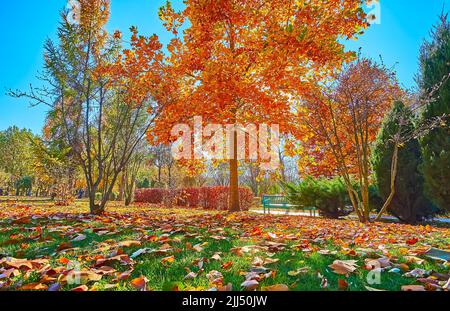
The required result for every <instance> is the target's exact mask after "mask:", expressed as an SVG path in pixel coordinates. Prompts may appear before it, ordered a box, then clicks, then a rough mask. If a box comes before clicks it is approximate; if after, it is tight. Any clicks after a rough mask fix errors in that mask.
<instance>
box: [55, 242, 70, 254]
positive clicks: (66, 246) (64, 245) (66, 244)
mask: <svg viewBox="0 0 450 311" xmlns="http://www.w3.org/2000/svg"><path fill="white" fill-rule="evenodd" d="M69 248H72V243H70V242H62V243H61V244H59V246H58V248H57V249H56V251H58V252H60V251H63V250H66V249H69Z"/></svg>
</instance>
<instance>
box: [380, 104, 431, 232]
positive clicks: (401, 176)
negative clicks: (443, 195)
mask: <svg viewBox="0 0 450 311" xmlns="http://www.w3.org/2000/svg"><path fill="white" fill-rule="evenodd" d="M400 120H403V121H402V122H400ZM400 124H402V125H400ZM399 126H401V129H400V133H402V132H412V131H413V130H414V115H413V113H412V111H411V109H409V108H408V107H406V106H405V105H404V104H403V103H402V102H395V103H394V105H393V107H392V110H391V111H390V112H389V114H388V115H387V117H386V119H385V120H384V122H383V126H382V128H381V130H380V132H379V134H378V137H377V140H376V141H375V144H374V148H373V150H372V167H373V171H374V175H375V184H376V186H377V188H378V191H379V193H380V196H381V197H382V199H383V200H386V199H387V198H388V197H389V194H390V192H391V171H390V167H391V162H392V156H393V152H394V140H393V137H394V135H396V134H397V133H399ZM397 161H398V163H397V175H396V179H395V195H394V197H393V199H392V201H391V203H390V205H389V207H388V211H389V212H390V213H391V214H392V215H394V216H396V217H397V218H399V219H400V220H401V221H403V222H406V223H415V222H417V221H420V220H421V219H422V218H423V217H426V216H429V215H431V214H433V212H434V211H435V209H434V208H432V204H431V202H430V201H429V200H428V199H426V197H425V195H424V192H423V177H422V175H421V173H420V171H419V165H420V164H421V162H422V158H421V151H420V145H419V141H418V140H417V139H410V140H408V141H406V142H405V143H404V145H402V146H399V151H398V160H397Z"/></svg>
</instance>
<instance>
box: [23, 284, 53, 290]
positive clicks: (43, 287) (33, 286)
mask: <svg viewBox="0 0 450 311" xmlns="http://www.w3.org/2000/svg"><path fill="white" fill-rule="evenodd" d="M47 289H48V286H47V285H45V284H42V283H29V284H26V285H23V286H21V287H20V288H19V290H47Z"/></svg>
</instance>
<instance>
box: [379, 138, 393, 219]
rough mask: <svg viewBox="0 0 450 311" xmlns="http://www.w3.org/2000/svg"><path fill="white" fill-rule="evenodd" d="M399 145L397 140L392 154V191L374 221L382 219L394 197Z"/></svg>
mask: <svg viewBox="0 0 450 311" xmlns="http://www.w3.org/2000/svg"><path fill="white" fill-rule="evenodd" d="M398 147H399V146H398V143H397V142H396V143H395V144H394V152H393V154H392V161H391V192H390V193H389V196H388V198H387V199H386V201H385V202H384V204H383V207H382V208H381V210H380V212H379V213H378V215H377V217H376V218H375V220H374V221H379V220H380V219H381V216H383V213H384V212H385V211H386V210H387V209H388V207H389V205H390V204H391V202H392V200H393V199H394V195H395V179H396V177H397V163H398Z"/></svg>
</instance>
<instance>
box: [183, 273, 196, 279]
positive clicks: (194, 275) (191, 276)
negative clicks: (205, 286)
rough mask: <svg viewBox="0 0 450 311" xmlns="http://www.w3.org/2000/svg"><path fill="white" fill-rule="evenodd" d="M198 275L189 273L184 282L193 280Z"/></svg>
mask: <svg viewBox="0 0 450 311" xmlns="http://www.w3.org/2000/svg"><path fill="white" fill-rule="evenodd" d="M197 275H198V274H197V273H195V272H189V273H188V274H187V275H186V276H185V277H184V278H183V280H192V279H195V278H196V277H197Z"/></svg>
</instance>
